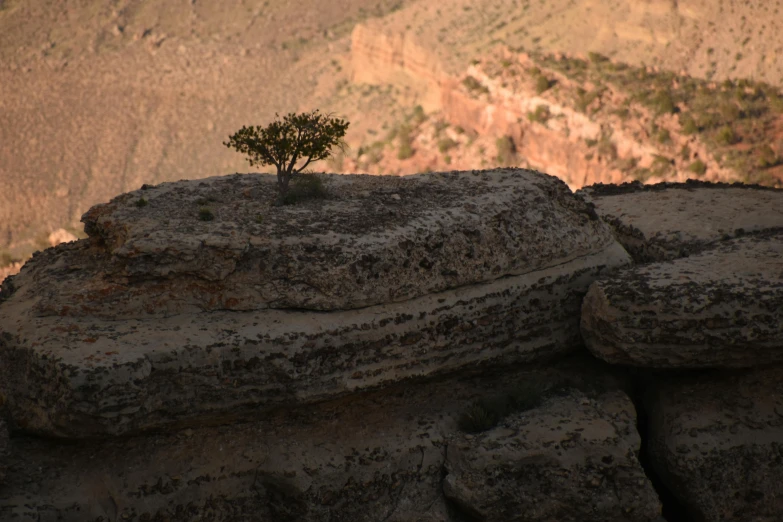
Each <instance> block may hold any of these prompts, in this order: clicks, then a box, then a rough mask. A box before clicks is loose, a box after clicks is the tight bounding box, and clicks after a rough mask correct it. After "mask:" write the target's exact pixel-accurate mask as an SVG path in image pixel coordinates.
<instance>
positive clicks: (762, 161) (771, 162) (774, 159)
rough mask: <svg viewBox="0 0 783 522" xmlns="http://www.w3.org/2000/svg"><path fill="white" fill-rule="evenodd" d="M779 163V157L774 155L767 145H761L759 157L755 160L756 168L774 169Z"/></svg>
mask: <svg viewBox="0 0 783 522" xmlns="http://www.w3.org/2000/svg"><path fill="white" fill-rule="evenodd" d="M779 163H780V157H779V156H778V155H777V154H776V153H775V151H774V150H773V149H772V147H770V146H769V144H766V145H763V146H762V147H761V148H760V150H759V157H758V159H757V160H756V166H757V167H759V168H761V169H766V168H769V167H774V166H775V165H778V164H779Z"/></svg>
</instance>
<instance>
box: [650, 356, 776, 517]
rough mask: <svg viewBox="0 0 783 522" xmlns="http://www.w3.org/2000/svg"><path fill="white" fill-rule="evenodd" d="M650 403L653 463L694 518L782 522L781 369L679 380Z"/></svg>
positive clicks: (663, 387) (656, 393) (658, 388)
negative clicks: (780, 521)
mask: <svg viewBox="0 0 783 522" xmlns="http://www.w3.org/2000/svg"><path fill="white" fill-rule="evenodd" d="M645 402H646V403H647V410H648V413H649V435H650V436H649V453H650V459H651V462H652V465H653V466H654V467H655V470H656V472H657V473H658V475H659V476H660V477H661V478H662V479H663V480H664V482H665V483H666V486H667V487H668V489H669V490H670V491H671V492H672V493H673V494H674V495H676V496H677V498H678V499H679V500H680V502H681V503H682V504H683V505H684V506H685V507H686V508H687V509H688V511H689V515H690V517H692V519H693V520H703V521H705V522H718V521H725V520H755V521H765V522H773V521H777V520H780V516H781V513H783V490H781V487H780V485H781V484H782V483H783V369H782V368H781V367H776V368H772V369H768V370H748V371H744V372H740V373H738V372H732V373H729V374H723V375H721V374H718V375H713V376H711V377H710V378H705V377H704V376H701V377H700V378H690V379H679V380H678V381H675V382H671V383H666V384H660V385H658V386H656V387H655V389H654V392H653V393H651V394H650V396H649V397H648V399H647V400H646V401H645Z"/></svg>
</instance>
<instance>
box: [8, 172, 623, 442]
mask: <svg viewBox="0 0 783 522" xmlns="http://www.w3.org/2000/svg"><path fill="white" fill-rule="evenodd" d="M273 179H274V178H273V176H265V175H262V176H228V177H225V178H212V179H209V180H205V181H183V182H179V183H172V184H164V185H162V186H159V187H147V188H145V189H142V190H139V191H137V192H135V193H131V194H127V195H123V196H120V197H118V198H115V199H114V200H113V201H112V202H111V203H110V204H107V205H103V206H99V207H95V208H93V209H92V210H91V211H90V212H88V213H87V214H86V215H85V218H84V219H85V230H86V232H87V233H88V234H89V235H90V238H89V239H88V240H81V241H77V242H74V243H68V244H64V245H60V246H58V247H56V248H54V249H49V250H47V251H46V252H44V253H42V254H38V255H37V256H35V257H34V258H33V259H32V260H31V261H30V262H28V263H27V264H26V265H25V267H24V269H23V270H22V272H21V273H20V274H19V275H18V276H15V277H14V278H12V279H11V280H10V281H7V282H6V283H5V284H4V285H3V294H2V295H3V299H4V301H3V302H2V303H1V304H0V325H2V328H3V330H4V332H3V334H2V336H0V362H1V363H2V365H3V367H4V371H6V372H7V373H8V376H9V377H8V379H7V380H5V381H4V382H3V384H2V393H4V394H5V395H6V396H7V398H8V405H9V409H10V412H11V416H12V418H13V421H14V422H15V423H16V425H17V426H19V427H20V428H22V429H25V430H30V431H35V432H39V433H44V434H48V435H56V436H63V437H87V436H98V435H101V434H113V435H120V434H125V433H130V432H134V431H138V430H143V429H151V428H157V427H160V426H163V425H167V424H171V423H180V424H181V423H183V422H185V423H194V422H202V423H203V422H222V421H225V420H227V419H234V418H237V417H241V416H242V415H245V414H248V412H253V411H257V410H258V408H262V409H264V408H270V407H274V406H276V405H287V406H291V405H294V404H301V403H307V402H313V401H318V400H324V399H328V398H333V397H336V396H340V395H345V394H347V393H350V392H355V391H359V390H365V389H371V388H375V387H379V386H382V385H388V384H393V383H395V382H399V381H401V380H405V379H408V378H412V377H426V376H431V375H436V374H442V373H447V372H453V371H457V370H460V369H470V368H475V367H476V366H477V365H490V364H491V365H499V364H510V363H514V362H532V361H537V360H542V359H551V358H554V357H556V356H558V355H560V354H563V353H566V352H568V351H570V350H573V349H575V348H577V347H578V346H580V339H579V307H580V303H581V299H582V296H583V295H584V293H585V292H586V290H587V288H588V286H589V285H590V283H591V282H592V281H593V280H595V279H596V278H597V277H598V276H599V275H600V274H601V273H603V272H605V271H606V270H607V269H610V268H613V267H617V266H622V265H625V264H627V263H628V262H629V258H628V255H627V253H626V252H625V251H624V250H623V249H622V247H620V246H619V244H618V243H617V242H616V241H615V240H614V238H613V237H612V235H611V232H610V229H609V228H608V227H607V226H606V225H605V224H604V223H602V222H601V221H600V220H598V219H597V218H596V216H595V214H594V213H591V212H590V211H589V208H588V207H587V206H586V205H585V204H584V203H583V202H581V201H580V200H578V199H577V198H574V197H573V196H572V195H571V194H570V193H569V191H568V189H567V187H566V186H565V185H564V184H563V183H562V182H560V181H559V180H557V179H556V178H552V177H549V176H546V175H543V174H540V173H536V172H531V171H520V170H499V171H488V172H472V173H470V172H468V173H447V174H430V175H420V176H412V177H409V178H398V177H376V176H372V177H371V176H351V177H334V178H331V179H330V180H328V182H327V185H328V186H329V197H328V198H326V199H322V200H310V201H303V202H300V203H299V204H297V205H292V206H290V207H288V206H286V207H275V206H272V205H271V201H272V200H273V199H274V185H273V181H272V180H273ZM141 200H144V201H146V203H145V204H139V203H138V202H139V201H141ZM205 205H208V206H210V208H211V209H212V210H211V212H212V213H213V216H214V219H213V220H211V221H200V220H199V219H198V216H199V212H200V207H203V206H205ZM259 216H260V217H259Z"/></svg>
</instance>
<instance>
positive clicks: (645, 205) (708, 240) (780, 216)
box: [577, 181, 783, 262]
mask: <svg viewBox="0 0 783 522" xmlns="http://www.w3.org/2000/svg"><path fill="white" fill-rule="evenodd" d="M577 194H578V195H581V196H582V197H584V198H585V200H586V201H587V202H589V203H592V204H593V205H595V210H596V212H597V213H598V215H600V216H601V219H603V220H604V221H606V222H607V223H609V224H610V225H611V226H612V228H614V230H615V232H616V235H617V238H618V240H619V241H620V243H622V245H623V246H624V247H625V248H626V250H628V253H630V254H631V255H632V256H633V258H634V260H635V261H637V262H648V261H661V260H666V259H675V258H678V257H683V256H687V255H689V254H692V253H696V252H699V251H701V250H703V249H704V248H706V247H707V246H709V245H712V244H714V243H716V242H717V241H722V240H726V239H731V238H734V237H740V236H742V235H744V234H748V233H754V232H763V231H768V230H774V229H783V190H780V189H773V188H769V187H762V186H758V185H741V184H733V185H729V184H725V183H707V182H699V181H688V182H687V183H658V184H656V185H642V184H641V183H638V182H635V183H624V184H622V185H600V184H599V185H593V186H590V187H586V188H583V189H581V190H579V191H577Z"/></svg>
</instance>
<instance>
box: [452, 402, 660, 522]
mask: <svg viewBox="0 0 783 522" xmlns="http://www.w3.org/2000/svg"><path fill="white" fill-rule="evenodd" d="M640 444H641V439H640V438H639V434H638V433H637V432H636V415H635V409H634V406H633V403H631V401H630V399H629V398H628V396H627V395H625V394H624V393H622V392H620V391H613V392H610V393H604V394H602V395H599V396H597V397H593V398H589V397H587V396H585V395H584V394H583V393H581V392H578V391H573V392H571V393H570V394H569V395H567V396H565V397H558V398H553V399H550V400H549V401H547V403H546V404H545V405H543V406H541V407H540V408H537V409H535V410H532V411H529V412H525V413H521V414H517V415H515V416H513V417H509V418H507V419H506V420H505V421H504V422H503V423H502V424H501V425H500V426H498V427H497V428H495V429H493V430H491V431H488V432H485V433H482V434H480V435H478V436H477V437H472V438H470V439H467V440H461V441H460V440H458V441H455V443H454V444H451V445H449V448H448V452H447V455H446V469H447V472H448V474H447V475H446V478H445V479H444V483H443V491H444V494H445V495H446V496H447V497H448V498H450V499H452V500H453V501H455V502H457V503H458V504H459V505H461V506H462V507H463V508H464V509H465V510H466V511H467V512H469V513H470V514H472V515H473V516H474V517H476V520H526V521H538V520H540V521H550V520H558V521H569V520H573V521H580V522H604V521H606V520H613V521H621V520H622V521H644V522H647V521H651V520H655V519H657V517H659V516H660V514H661V505H660V502H659V500H658V495H657V494H656V492H655V490H654V489H653V487H652V484H651V483H650V480H649V479H648V478H647V476H646V475H645V474H644V471H643V470H642V467H641V465H640V464H639V460H638V454H639V446H640Z"/></svg>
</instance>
